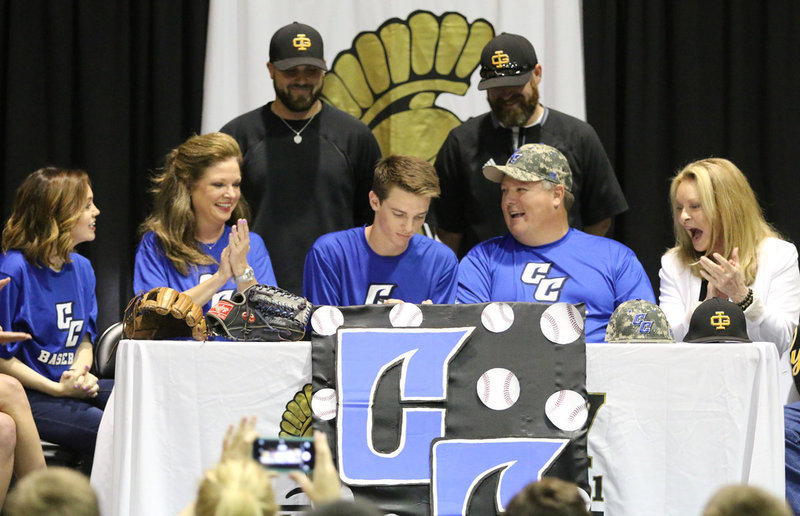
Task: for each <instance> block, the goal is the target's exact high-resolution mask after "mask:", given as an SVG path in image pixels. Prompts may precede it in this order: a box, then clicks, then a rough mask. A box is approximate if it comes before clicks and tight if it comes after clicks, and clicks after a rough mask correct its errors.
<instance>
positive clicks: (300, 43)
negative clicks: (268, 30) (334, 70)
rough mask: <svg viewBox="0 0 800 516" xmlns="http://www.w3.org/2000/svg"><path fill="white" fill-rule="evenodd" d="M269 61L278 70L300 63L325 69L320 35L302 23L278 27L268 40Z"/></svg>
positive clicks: (326, 68)
mask: <svg viewBox="0 0 800 516" xmlns="http://www.w3.org/2000/svg"><path fill="white" fill-rule="evenodd" d="M269 61H270V62H271V63H272V64H273V66H275V68H277V69H278V70H288V69H289V68H294V67H295V66H300V65H309V66H316V67H317V68H319V69H321V70H323V71H327V70H328V67H327V65H325V55H324V52H323V47H322V36H320V35H319V32H317V31H316V30H315V29H314V28H313V27H311V26H309V25H306V24H304V23H297V22H294V23H291V24H289V25H286V26H285V27H281V28H280V29H278V31H277V32H275V34H273V35H272V39H271V40H270V42H269Z"/></svg>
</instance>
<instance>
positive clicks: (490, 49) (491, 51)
mask: <svg viewBox="0 0 800 516" xmlns="http://www.w3.org/2000/svg"><path fill="white" fill-rule="evenodd" d="M538 63H539V61H538V60H537V59H536V51H535V50H534V49H533V45H531V42H530V41H528V40H527V39H525V38H524V37H522V36H519V35H517V34H509V33H507V32H504V33H502V34H500V35H499V36H495V37H494V38H492V40H491V41H489V42H488V43H487V44H486V46H485V47H483V52H481V82H479V83H478V89H479V90H486V89H489V88H497V87H500V86H523V85H524V84H525V83H526V82H528V81H529V80H530V79H531V73H533V69H534V67H536V65H537V64H538Z"/></svg>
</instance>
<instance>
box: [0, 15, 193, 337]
mask: <svg viewBox="0 0 800 516" xmlns="http://www.w3.org/2000/svg"><path fill="white" fill-rule="evenodd" d="M207 18H208V2H207V1H199V0H186V1H183V2H181V1H173V0H169V1H159V0H75V1H63V0H50V1H45V0H0V59H2V61H0V63H1V64H0V142H2V143H0V171H1V172H2V190H3V191H2V217H3V223H5V221H6V220H7V218H8V216H9V214H10V212H11V202H12V199H13V196H14V192H15V191H16V188H17V187H18V186H19V184H20V183H21V182H22V180H23V179H24V178H25V176H27V175H28V174H29V173H31V172H32V171H33V170H36V169H37V168H40V167H42V166H45V165H50V164H52V165H56V166H61V167H75V168H83V169H85V170H86V171H87V172H88V173H89V176H90V177H91V179H92V183H93V185H92V186H93V189H94V194H95V199H96V203H97V206H98V208H99V209H100V212H101V213H100V216H99V217H98V220H97V238H96V240H95V241H94V242H92V243H87V244H82V245H81V246H80V247H79V252H81V253H82V254H84V255H85V256H87V257H88V258H89V259H90V260H91V261H92V264H93V265H94V268H95V273H96V275H97V299H98V305H99V311H100V313H99V317H98V330H99V331H102V330H103V329H104V328H105V327H107V326H108V325H109V324H111V323H113V322H116V321H118V320H120V314H121V310H122V309H123V308H124V306H125V304H126V303H127V301H128V299H129V298H130V297H131V296H132V294H133V292H132V286H131V285H132V274H133V255H134V252H135V249H136V247H135V246H136V244H137V243H138V236H137V226H138V225H139V223H140V222H141V221H142V220H143V218H144V216H145V214H146V213H147V211H148V209H149V208H148V205H149V202H150V199H149V196H148V195H147V193H146V190H147V188H148V186H149V176H150V174H151V173H152V171H153V170H154V169H155V168H157V167H158V166H161V164H162V160H163V156H164V155H165V154H166V152H167V151H168V150H169V149H170V148H172V147H174V146H176V145H178V144H179V143H180V142H181V141H183V140H184V139H186V138H187V137H188V136H189V135H190V134H192V133H194V132H199V131H200V112H201V103H202V90H203V88H202V85H203V81H202V78H203V62H204V59H205V40H206V25H207Z"/></svg>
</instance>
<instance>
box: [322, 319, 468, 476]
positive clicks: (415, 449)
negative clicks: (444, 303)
mask: <svg viewBox="0 0 800 516" xmlns="http://www.w3.org/2000/svg"><path fill="white" fill-rule="evenodd" d="M473 330H474V328H472V327H470V328H447V329H403V330H394V329H392V330H379V329H370V330H342V331H340V332H339V342H338V347H339V350H338V361H337V371H336V375H337V384H338V386H339V395H340V404H339V414H338V420H339V432H338V435H339V443H338V448H339V467H340V471H341V474H342V479H343V480H344V481H345V482H347V483H349V484H353V485H393V484H426V483H429V482H430V446H431V441H433V440H434V439H436V438H439V437H442V436H443V435H444V413H445V410H444V409H442V408H433V407H414V408H403V417H402V426H401V428H400V440H399V442H400V444H399V446H398V447H397V449H396V450H394V451H392V452H391V453H381V452H379V451H377V450H375V448H374V446H373V443H372V406H373V402H374V396H375V392H376V391H377V387H378V384H379V382H380V381H381V378H382V377H383V374H384V372H385V371H386V370H388V369H389V368H390V367H392V366H394V365H398V364H400V366H401V368H402V369H401V375H400V386H399V389H400V400H401V401H411V402H419V403H420V404H424V403H426V402H436V403H441V402H443V401H445V399H446V394H447V369H448V366H449V364H450V361H451V360H452V359H453V358H454V357H455V355H456V354H457V353H458V351H459V350H460V349H461V347H462V346H463V344H464V343H465V342H466V340H467V338H468V337H469V335H470V334H471V333H472V331H473Z"/></svg>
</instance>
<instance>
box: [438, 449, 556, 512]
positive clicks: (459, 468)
mask: <svg viewBox="0 0 800 516" xmlns="http://www.w3.org/2000/svg"><path fill="white" fill-rule="evenodd" d="M568 443H569V439H537V438H529V437H520V438H512V437H509V438H502V439H442V440H439V441H437V442H435V443H434V444H433V449H432V451H431V454H432V456H433V457H432V469H433V486H432V489H431V491H432V499H431V512H432V514H433V515H434V516H450V515H453V516H456V515H457V516H460V515H462V514H467V509H468V505H469V501H470V498H472V493H473V492H474V491H475V488H476V487H477V486H478V484H480V482H481V481H482V480H483V479H485V478H486V477H487V476H489V475H491V474H492V473H494V472H496V471H500V472H501V473H500V480H499V482H498V488H497V493H496V500H495V505H496V506H497V509H498V510H499V511H503V510H505V506H506V505H507V504H508V502H510V501H511V498H513V496H514V495H515V494H516V493H518V492H519V491H521V490H522V488H523V487H525V486H526V485H527V484H528V483H529V482H532V481H534V480H539V479H540V478H541V475H542V473H543V472H544V471H545V470H546V469H547V467H549V466H550V464H552V463H553V461H554V460H556V459H557V458H558V456H559V455H560V454H561V452H562V451H563V450H564V448H565V447H566V446H567V444H568Z"/></svg>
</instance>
